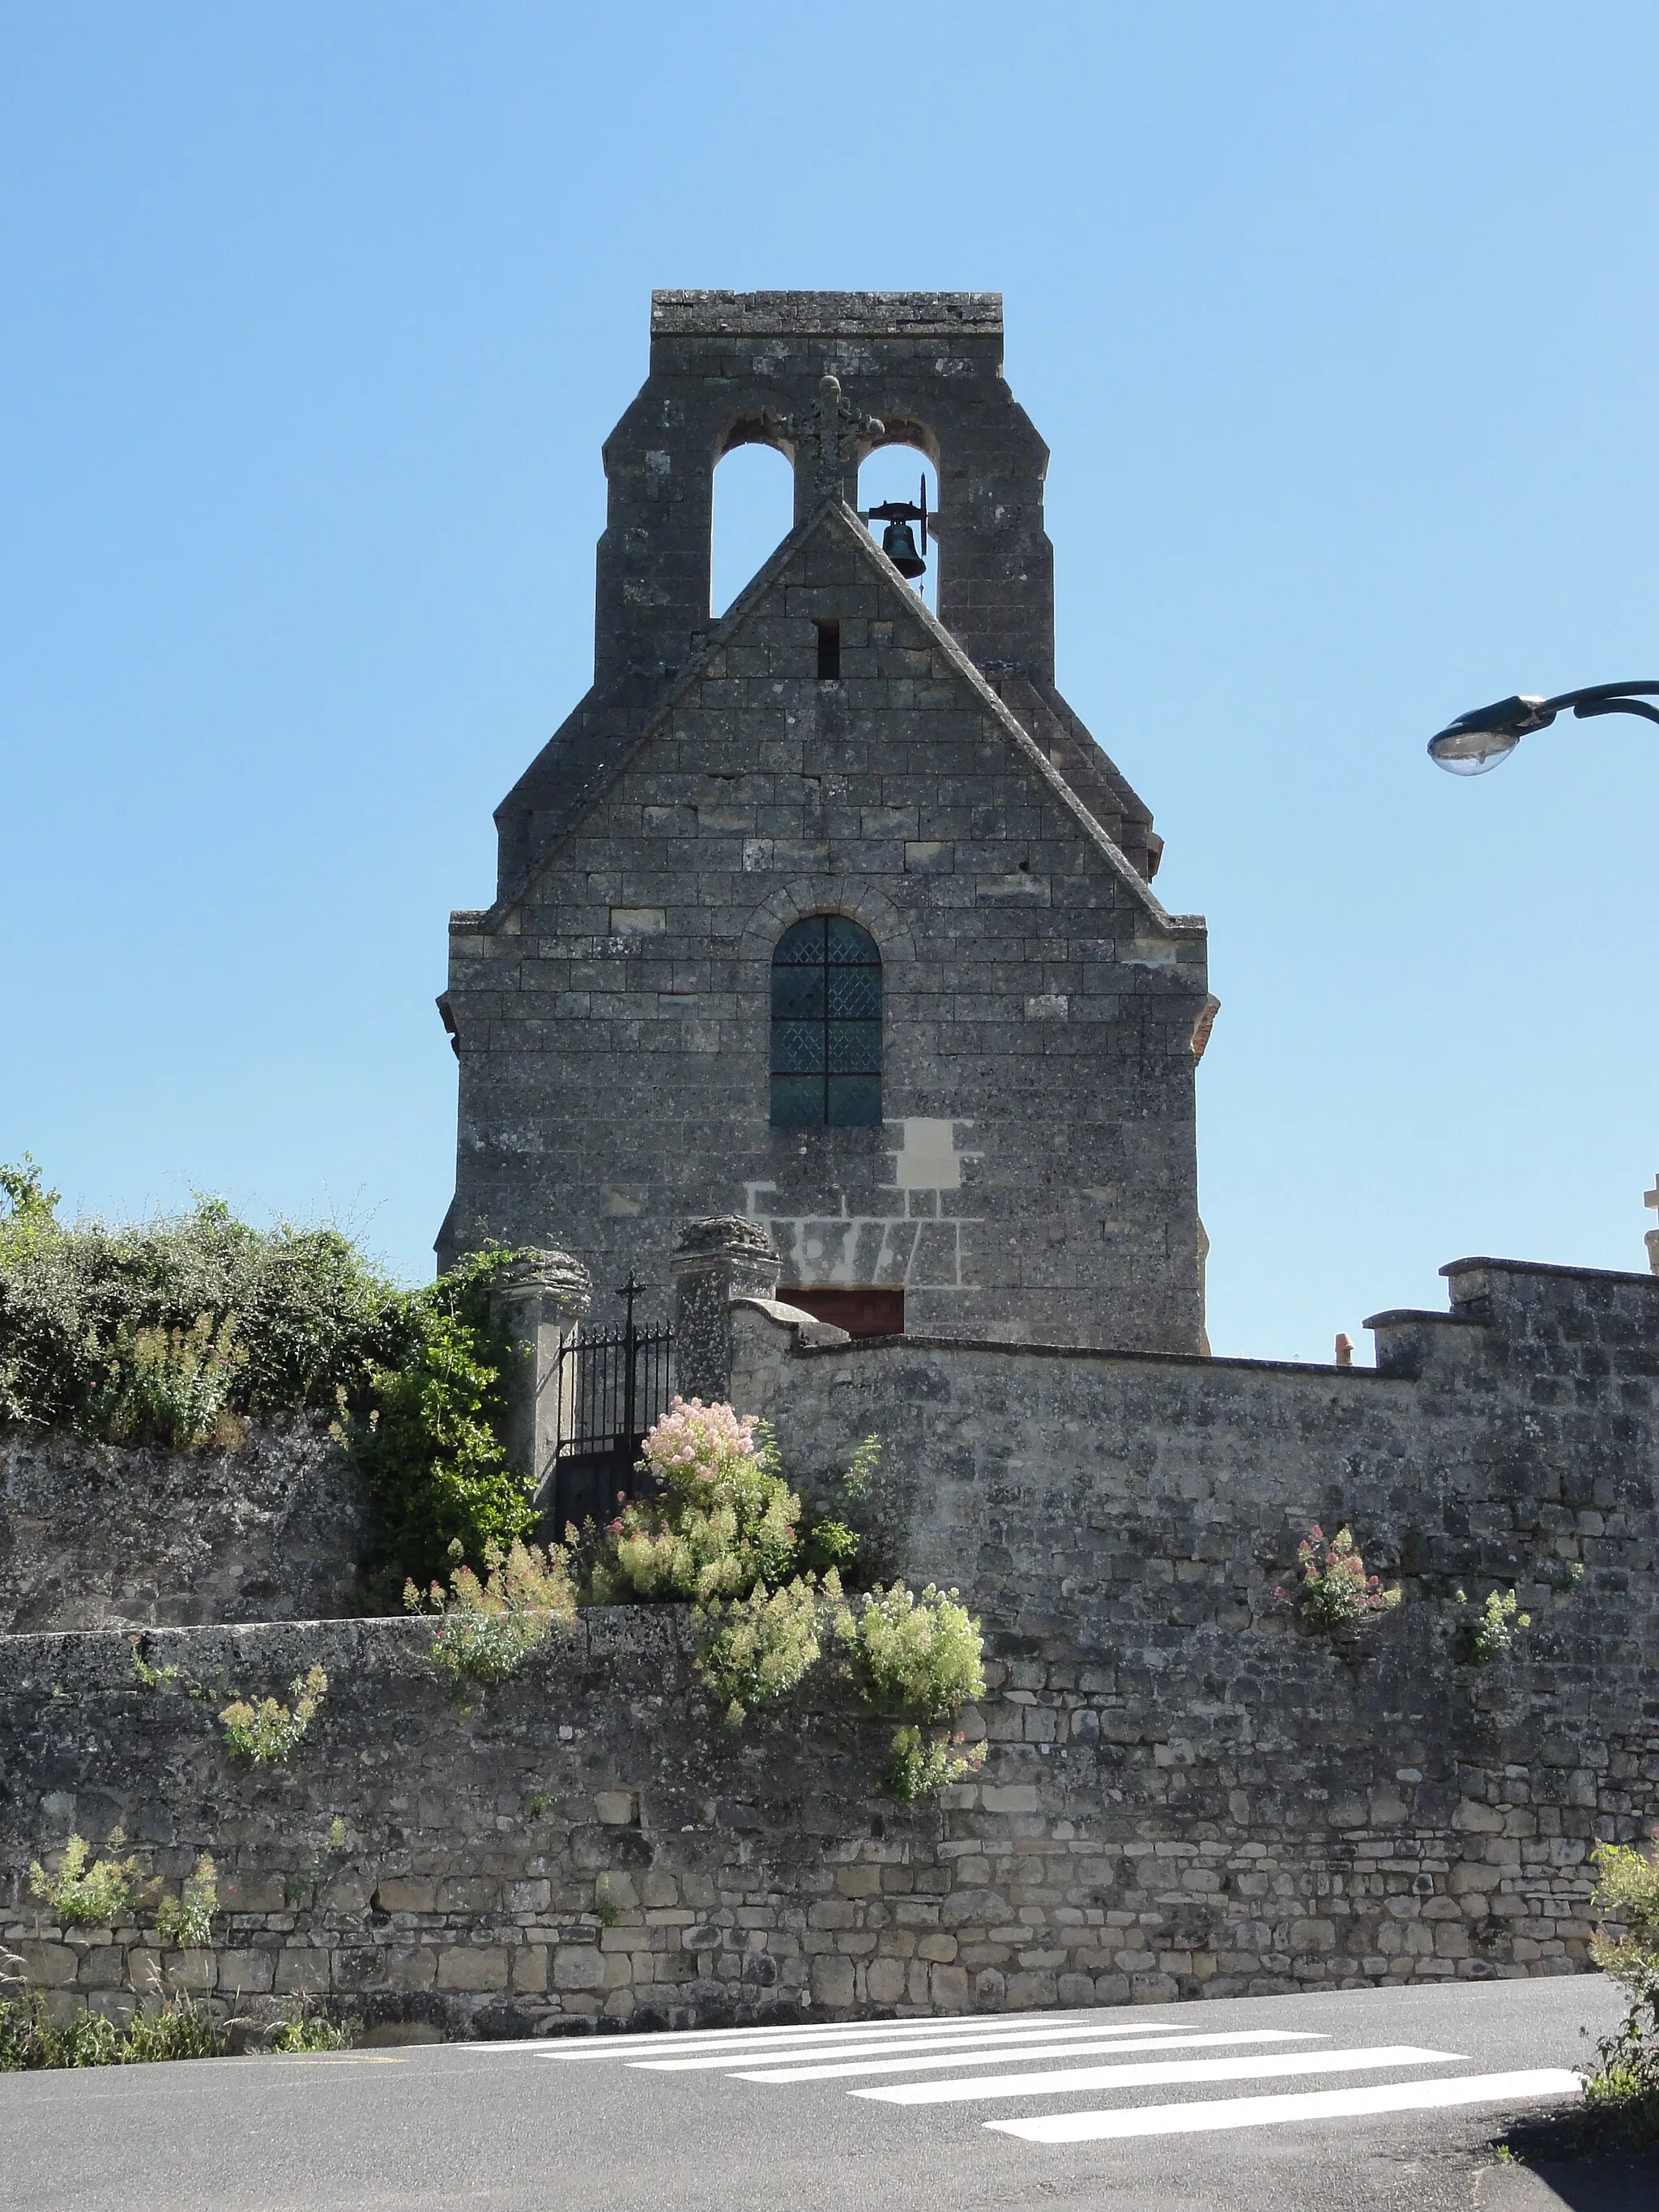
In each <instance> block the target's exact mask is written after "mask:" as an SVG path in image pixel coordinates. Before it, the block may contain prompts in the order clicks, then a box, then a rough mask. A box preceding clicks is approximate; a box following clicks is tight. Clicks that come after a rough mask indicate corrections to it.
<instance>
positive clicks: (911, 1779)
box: [885, 1728, 985, 1802]
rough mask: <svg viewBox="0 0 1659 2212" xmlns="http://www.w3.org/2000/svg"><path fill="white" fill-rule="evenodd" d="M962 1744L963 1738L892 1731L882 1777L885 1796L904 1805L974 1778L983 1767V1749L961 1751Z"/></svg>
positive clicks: (972, 1747)
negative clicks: (964, 1779) (886, 1794)
mask: <svg viewBox="0 0 1659 2212" xmlns="http://www.w3.org/2000/svg"><path fill="white" fill-rule="evenodd" d="M965 1743H967V1738H966V1737H965V1736H963V1735H946V1734H945V1733H944V1732H942V1731H938V1730H936V1731H934V1732H933V1734H931V1735H924V1734H923V1732H922V1731H921V1729H919V1728H897V1729H894V1730H893V1749H892V1755H891V1757H890V1759H889V1760H888V1762H887V1773H886V1777H885V1779H886V1784H887V1792H888V1795H889V1796H892V1797H898V1798H902V1799H904V1800H905V1801H907V1802H908V1801H910V1800H912V1799H914V1798H917V1797H933V1796H937V1795H938V1793H939V1791H940V1790H948V1789H950V1788H951V1785H952V1784H955V1783H957V1782H960V1781H962V1780H963V1778H965V1777H966V1776H968V1775H969V1774H976V1773H977V1772H978V1771H979V1770H980V1768H981V1766H983V1765H984V1764H985V1746H984V1744H983V1743H975V1744H969V1745H968V1748H967V1749H966V1750H963V1748H962V1747H963V1744H965Z"/></svg>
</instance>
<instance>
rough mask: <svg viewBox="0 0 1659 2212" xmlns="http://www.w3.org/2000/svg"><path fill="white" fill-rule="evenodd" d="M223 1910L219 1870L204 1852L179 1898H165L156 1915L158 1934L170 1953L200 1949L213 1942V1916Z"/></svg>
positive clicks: (198, 1858) (187, 1877)
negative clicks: (220, 1898)
mask: <svg viewBox="0 0 1659 2212" xmlns="http://www.w3.org/2000/svg"><path fill="white" fill-rule="evenodd" d="M218 1910H219V1881H218V1869H216V1867H215V1865H214V1863H213V1861H212V1860H211V1859H210V1857H208V1855H207V1853H206V1852H205V1851H203V1852H202V1853H201V1854H200V1856H199V1857H197V1861H196V1871H195V1872H194V1874H191V1875H186V1876H185V1884H184V1887H183V1888H182V1889H181V1890H180V1892H179V1895H178V1896H177V1897H164V1898H163V1899H161V1909H160V1910H159V1911H158V1912H157V1913H156V1915H155V1933H156V1936H157V1938H158V1939H159V1941H160V1942H161V1944H162V1945H163V1947H164V1948H166V1949H167V1950H170V1951H186V1950H191V1949H196V1948H200V1947H201V1946H203V1945H204V1944H207V1943H210V1942H212V1940H213V1916H214V1914H215V1913H216V1911H218Z"/></svg>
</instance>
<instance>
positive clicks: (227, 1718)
mask: <svg viewBox="0 0 1659 2212" xmlns="http://www.w3.org/2000/svg"><path fill="white" fill-rule="evenodd" d="M288 1693H289V1697H290V1698H292V1699H293V1700H294V1704H293V1706H292V1707H291V1708H290V1707H289V1706H287V1705H278V1704H277V1702H276V1699H275V1698H262V1699H260V1701H259V1703H258V1705H249V1704H248V1702H247V1700H246V1699H245V1698H238V1699H236V1700H235V1701H234V1704H231V1705H227V1706H226V1707H225V1709H224V1711H222V1713H221V1714H220V1716H219V1721H220V1724H221V1726H222V1728H223V1729H224V1732H225V1741H226V1742H227V1743H228V1745H229V1746H230V1748H231V1749H232V1750H233V1751H234V1752H240V1754H241V1756H242V1757H243V1758H244V1759H252V1761H253V1764H254V1765H256V1766H271V1765H276V1764H277V1763H278V1762H279V1761H280V1760H282V1759H286V1758H287V1757H288V1755H289V1752H291V1751H292V1750H293V1748H294V1747H295V1744H297V1743H298V1742H299V1741H300V1739H301V1736H302V1735H304V1734H305V1732H306V1730H307V1729H308V1728H309V1727H310V1726H311V1723H312V1721H313V1718H314V1717H315V1716H316V1712H317V1708H318V1706H319V1705H321V1704H322V1702H323V1699H325V1697H326V1696H327V1695H328V1677H327V1675H326V1674H324V1672H323V1670H322V1668H320V1667H313V1668H309V1669H308V1670H307V1672H306V1673H305V1674H296V1675H295V1678H294V1680H292V1681H291V1682H290V1683H289V1688H288Z"/></svg>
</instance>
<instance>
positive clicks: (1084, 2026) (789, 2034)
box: [457, 2006, 1173, 2061]
mask: <svg viewBox="0 0 1659 2212" xmlns="http://www.w3.org/2000/svg"><path fill="white" fill-rule="evenodd" d="M1120 2022H1121V2025H1122V2027H1124V2028H1125V2030H1126V2031H1127V2030H1128V2029H1131V2028H1133V2029H1134V2030H1136V2031H1137V2032H1140V2033H1146V2032H1150V2031H1151V2030H1152V2029H1153V2028H1158V2027H1172V2025H1173V2023H1171V2022H1169V2021H1157V2020H1143V2019H1141V2018H1139V2016H1138V2013H1137V2010H1136V2008H1134V2007H1133V2006H1117V2007H1114V2008H1112V2009H1111V2010H1110V2011H1103V2012H1101V2013H1093V2014H1091V2013H1089V2012H1081V2011H1071V2012H1058V2013H1012V2014H1010V2013H1000V2014H986V2013H974V2014H969V2015H963V2016H960V2017H958V2018H956V2019H948V2018H947V2019H937V2018H936V2019H933V2020H895V2021H857V2020H836V2021H811V2023H809V2024H806V2025H804V2026H802V2027H720V2028H712V2027H711V2028H702V2029H700V2030H695V2031H690V2032H688V2031H685V2030H682V2029H665V2030H663V2031H661V2032H659V2033H655V2034H652V2035H600V2036H583V2037H582V2038H581V2039H580V2042H579V2043H577V2044H576V2047H575V2048H574V2049H572V2048H571V2045H572V2043H573V2042H574V2041H575V2039H574V2038H571V2037H567V2036H559V2037H556V2038H549V2037H546V2036H539V2037H537V2038H535V2039H533V2040H532V2041H531V2042H529V2043H526V2044H523V2045H513V2046H512V2047H513V2048H514V2049H531V2050H536V2051H544V2052H546V2053H547V2055H548V2056H549V2057H556V2058H561V2059H564V2060H567V2061H568V2060H573V2059H576V2060H580V2059H594V2058H613V2059H614V2058H622V2059H627V2058H629V2057H630V2054H631V2053H633V2052H635V2051H639V2050H640V2049H641V2046H645V2047H647V2048H648V2047H650V2046H651V2045H665V2044H671V2045H673V2047H674V2049H675V2050H676V2051H732V2052H733V2053H735V2054H738V2055H740V2054H741V2053H742V2051H744V2050H745V2049H747V2048H748V2047H749V2046H750V2045H759V2046H769V2045H774V2044H775V2045H779V2046H780V2047H781V2048H783V2049H786V2050H788V2049H793V2047H794V2046H795V2045H797V2044H799V2045H803V2046H805V2047H806V2048H808V2049H811V2048H812V2047H814V2046H816V2045H818V2044H820V2043H823V2042H828V2041H830V2040H832V2039H839V2040H841V2041H842V2042H846V2041H847V2040H848V2039H850V2038H852V2037H854V2036H868V2037H872V2038H875V2037H878V2038H880V2039H883V2040H884V2041H886V2040H890V2041H891V2042H893V2043H895V2044H908V2043H909V2042H910V2041H911V2040H912V2039H915V2038H917V2037H929V2038H933V2037H945V2036H950V2037H953V2038H954V2037H957V2036H960V2037H963V2038H964V2039H970V2040H971V2039H977V2038H979V2037H981V2036H994V2037H1000V2036H1005V2035H1012V2034H1031V2035H1036V2034H1043V2035H1066V2034H1072V2033H1077V2034H1085V2035H1086V2034H1091V2033H1093V2034H1102V2033H1105V2032H1106V2030H1107V2028H1108V2027H1109V2026H1113V2025H1115V2024H1118V2023H1120ZM485 2047H486V2046H485V2045H481V2044H475V2045H470V2046H469V2045H457V2048H458V2049H467V2048H471V2049H473V2050H483V2049H484V2048H485ZM489 2047H492V2048H494V2049H496V2050H501V2049H502V2048H505V2047H506V2046H504V2045H500V2044H497V2045H493V2046H489Z"/></svg>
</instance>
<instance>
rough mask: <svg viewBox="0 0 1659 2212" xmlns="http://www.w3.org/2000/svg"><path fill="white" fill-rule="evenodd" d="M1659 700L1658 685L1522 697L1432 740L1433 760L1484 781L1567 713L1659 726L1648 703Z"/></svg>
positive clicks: (1475, 713) (1479, 712) (1658, 711)
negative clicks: (1628, 717)
mask: <svg viewBox="0 0 1659 2212" xmlns="http://www.w3.org/2000/svg"><path fill="white" fill-rule="evenodd" d="M1648 698H1659V683H1641V684H1588V685H1586V687H1585V688H1584V689H1583V690H1582V691H1559V692H1558V693H1557V694H1556V696H1555V697H1554V698H1553V699H1539V698H1534V697H1531V696H1528V695H1526V694H1523V693H1517V694H1516V696H1515V697H1514V698H1512V699H1499V700H1497V701H1495V702H1493V704H1492V706H1490V707H1472V708H1470V709H1469V711H1468V714H1460V715H1459V716H1458V718H1457V720H1455V722H1449V723H1448V724H1447V725H1446V726H1445V728H1444V729H1443V730H1437V731H1436V732H1435V734H1434V735H1433V737H1431V738H1430V739H1429V758H1430V759H1431V761H1432V762H1433V763H1434V764H1435V766H1436V767H1437V768H1443V769H1447V770H1449V773H1450V774H1451V775H1486V771H1487V770H1488V769H1494V768H1496V767H1497V766H1498V763H1499V761H1505V760H1507V759H1508V758H1509V757H1510V754H1511V753H1512V752H1513V751H1514V750H1515V749H1516V746H1517V745H1518V744H1520V742H1521V740H1522V738H1524V737H1529V736H1530V735H1531V733H1532V732H1533V731H1534V730H1547V729H1548V727H1549V726H1550V724H1551V723H1552V722H1553V720H1555V718H1556V716H1557V715H1558V714H1560V713H1561V712H1562V710H1563V709H1564V708H1567V707H1571V709H1572V711H1573V713H1574V714H1576V715H1577V716H1578V717H1579V719H1580V720H1583V718H1585V717H1586V716H1588V715H1591V714H1639V715H1641V716H1642V718H1643V720H1645V721H1649V722H1659V708H1656V707H1650V706H1647V705H1645V704H1644V699H1648Z"/></svg>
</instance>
